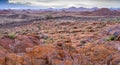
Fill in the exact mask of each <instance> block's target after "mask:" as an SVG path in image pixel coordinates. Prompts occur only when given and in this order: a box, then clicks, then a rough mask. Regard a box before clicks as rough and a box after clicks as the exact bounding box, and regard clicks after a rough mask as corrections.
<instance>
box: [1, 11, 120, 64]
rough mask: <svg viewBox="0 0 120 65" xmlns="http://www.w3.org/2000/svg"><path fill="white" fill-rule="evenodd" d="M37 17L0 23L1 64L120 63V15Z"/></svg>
mask: <svg viewBox="0 0 120 65" xmlns="http://www.w3.org/2000/svg"><path fill="white" fill-rule="evenodd" d="M27 13H28V12H27ZM14 14H15V13H14ZM43 14H44V13H43ZM52 14H53V13H52ZM30 15H31V14H29V16H30ZM6 16H8V14H7V15H6ZM35 16H36V15H35ZM1 17H2V16H1ZM19 17H20V16H19ZM26 17H27V16H26ZM16 18H18V17H16ZM23 18H24V17H23ZM30 18H31V16H30ZM30 18H29V17H28V20H30ZM32 18H34V17H32ZM35 18H36V17H35ZM35 18H34V19H31V20H30V22H27V23H26V22H25V23H24V22H21V21H23V20H21V21H19V22H18V21H16V22H15V23H14V24H13V22H8V24H6V23H5V22H4V23H5V24H4V23H0V25H1V28H0V65H120V22H119V17H117V18H116V17H112V18H111V17H105V18H104V17H87V16H86V17H82V18H81V17H75V16H67V17H66V16H65V17H64V16H62V17H61V16H60V17H55V18H50V19H49V17H48V18H47V19H43V20H41V19H37V20H35ZM7 19H9V17H8V18H7ZM18 19H19V18H18ZM20 19H21V18H20ZM25 19H27V18H25ZM116 19H117V20H116ZM1 20H2V19H1ZM18 23H19V24H18ZM21 23H22V24H21ZM16 24H17V25H16Z"/></svg>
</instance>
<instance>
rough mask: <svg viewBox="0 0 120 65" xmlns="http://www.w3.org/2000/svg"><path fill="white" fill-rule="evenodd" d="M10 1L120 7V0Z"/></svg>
mask: <svg viewBox="0 0 120 65" xmlns="http://www.w3.org/2000/svg"><path fill="white" fill-rule="evenodd" d="M9 2H10V3H17V4H18V3H19V4H26V5H31V6H40V7H45V8H49V7H53V8H63V7H71V6H75V7H109V8H111V7H116V8H117V7H120V0H9Z"/></svg>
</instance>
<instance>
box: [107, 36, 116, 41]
mask: <svg viewBox="0 0 120 65" xmlns="http://www.w3.org/2000/svg"><path fill="white" fill-rule="evenodd" d="M115 39H116V36H114V35H111V36H109V37H108V38H106V40H107V41H113V40H115Z"/></svg>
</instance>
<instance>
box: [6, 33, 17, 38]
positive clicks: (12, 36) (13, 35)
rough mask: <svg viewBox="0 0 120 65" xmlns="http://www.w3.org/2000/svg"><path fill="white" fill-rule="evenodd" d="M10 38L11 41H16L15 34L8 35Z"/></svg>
mask: <svg viewBox="0 0 120 65" xmlns="http://www.w3.org/2000/svg"><path fill="white" fill-rule="evenodd" d="M8 37H9V38H10V39H15V37H16V34H15V33H9V34H8Z"/></svg>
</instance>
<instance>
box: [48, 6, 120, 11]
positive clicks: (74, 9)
mask: <svg viewBox="0 0 120 65" xmlns="http://www.w3.org/2000/svg"><path fill="white" fill-rule="evenodd" d="M99 9H101V8H97V7H93V8H85V7H69V8H61V9H55V8H48V9H46V10H48V11H94V10H99ZM108 9H110V10H118V11H120V8H108Z"/></svg>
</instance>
